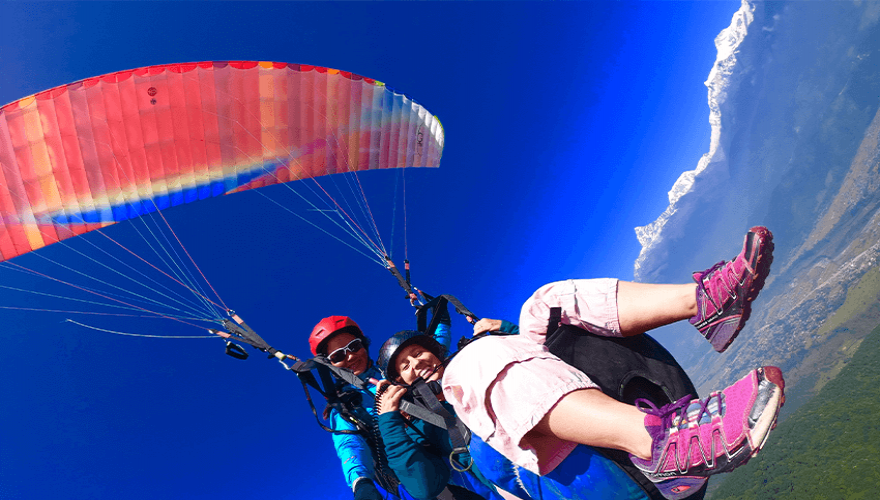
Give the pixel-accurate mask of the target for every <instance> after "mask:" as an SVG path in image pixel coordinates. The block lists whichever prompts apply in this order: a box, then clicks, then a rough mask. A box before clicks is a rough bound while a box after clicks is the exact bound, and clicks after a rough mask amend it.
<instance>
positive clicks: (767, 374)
mask: <svg viewBox="0 0 880 500" xmlns="http://www.w3.org/2000/svg"><path fill="white" fill-rule="evenodd" d="M758 377H759V383H760V378H764V379H765V380H767V381H769V382H770V383H771V384H773V385H774V386H775V389H774V390H773V394H772V395H771V396H770V398H769V399H768V400H767V404H766V405H765V407H764V411H763V412H762V413H761V417H760V418H759V419H758V422H757V423H755V427H754V428H752V430H751V432H750V433H749V443H750V446H751V447H752V452H751V454H750V457H749V458H751V457H754V456H755V455H757V454H758V452H759V451H761V449H762V448H764V445H765V444H767V439H768V438H769V437H770V431H771V430H773V429H774V428H776V421H777V420H778V419H779V410H781V409H782V406H783V405H785V379H784V378H782V370H780V369H779V368H777V367H775V366H765V367H762V368H758ZM771 408H772V411H768V410H770V409H771ZM747 461H748V460H747ZM743 463H745V462H743Z"/></svg>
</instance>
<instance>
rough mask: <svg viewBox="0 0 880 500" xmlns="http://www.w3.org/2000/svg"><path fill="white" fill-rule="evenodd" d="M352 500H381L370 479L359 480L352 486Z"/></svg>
mask: <svg viewBox="0 0 880 500" xmlns="http://www.w3.org/2000/svg"><path fill="white" fill-rule="evenodd" d="M354 500H382V495H380V494H379V490H378V488H376V485H375V484H374V483H373V480H372V479H367V478H361V479H358V480H357V482H356V483H355V484H354Z"/></svg>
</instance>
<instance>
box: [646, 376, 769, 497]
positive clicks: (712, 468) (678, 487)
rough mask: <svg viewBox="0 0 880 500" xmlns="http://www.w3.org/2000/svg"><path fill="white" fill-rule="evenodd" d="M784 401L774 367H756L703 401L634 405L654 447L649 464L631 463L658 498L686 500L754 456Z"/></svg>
mask: <svg viewBox="0 0 880 500" xmlns="http://www.w3.org/2000/svg"><path fill="white" fill-rule="evenodd" d="M784 402H785V380H784V379H783V378H782V371H780V370H779V368H776V367H775V366H765V367H762V368H758V369H757V370H754V371H752V372H750V373H749V374H748V375H746V376H745V377H743V378H742V379H740V380H739V381H738V382H736V383H735V384H733V385H731V386H730V387H728V388H727V389H724V390H723V391H721V392H713V393H712V394H710V395H709V397H708V398H706V399H702V400H701V399H692V400H689V398H687V397H685V398H682V399H680V400H678V401H676V402H674V403H670V404H668V405H666V406H663V407H661V408H657V407H656V406H654V405H653V404H652V403H651V402H650V401H646V400H643V399H642V400H638V401H636V405H637V406H639V409H641V410H642V411H643V412H645V413H646V415H645V428H646V429H647V430H648V433H649V434H650V435H651V438H652V439H653V441H654V442H653V446H652V452H651V454H652V456H651V459H650V460H645V459H642V458H639V457H636V456H634V455H630V460H632V462H633V464H635V466H636V467H638V468H639V469H640V470H641V471H642V473H643V474H645V476H647V477H648V479H650V480H651V481H652V482H653V483H654V485H655V486H657V488H658V489H659V490H660V492H661V493H662V494H663V496H665V497H666V498H669V499H672V500H679V499H683V498H687V497H688V496H690V495H691V494H693V493H696V492H697V491H698V490H699V489H700V488H701V487H702V486H703V484H705V482H706V480H707V478H708V477H709V476H711V475H713V474H719V473H721V472H730V471H732V470H733V469H736V468H737V467H739V466H740V465H743V464H745V463H746V462H748V461H749V459H750V458H751V457H753V456H755V455H757V454H758V451H760V450H761V448H762V447H763V446H764V443H766V442H767V437H768V436H769V434H770V430H771V429H773V427H775V426H776V417H777V415H778V414H779V409H780V408H782V405H783V403H784ZM643 405H646V406H643Z"/></svg>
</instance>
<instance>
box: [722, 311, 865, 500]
mask: <svg viewBox="0 0 880 500" xmlns="http://www.w3.org/2000/svg"><path fill="white" fill-rule="evenodd" d="M719 479H720V477H719ZM878 495H880V326H878V327H877V328H875V329H874V330H873V331H872V332H871V333H870V334H869V335H868V336H867V337H865V340H864V341H863V342H862V345H861V346H860V347H859V350H858V351H857V352H856V353H855V355H854V356H853V358H852V360H851V361H850V362H849V363H848V364H847V365H846V366H845V367H844V368H843V370H841V371H840V374H839V375H838V376H837V377H835V378H834V379H833V380H831V381H830V382H828V383H827V384H826V385H825V386H824V387H823V388H822V390H821V391H820V392H819V393H818V394H817V395H816V396H815V397H814V398H813V399H812V400H811V401H809V402H808V403H806V404H805V405H804V406H803V407H801V408H800V409H799V410H798V411H797V412H795V413H794V414H793V415H791V416H790V417H788V419H787V420H786V421H785V422H783V423H782V424H780V425H779V427H777V429H776V430H775V431H773V433H772V434H771V435H770V439H769V440H768V442H767V445H766V447H765V448H764V450H763V451H762V452H761V454H760V455H758V456H757V457H755V458H753V459H752V460H751V461H750V462H749V463H748V464H747V465H745V466H743V467H741V468H739V469H737V470H736V471H734V472H733V473H731V474H728V475H727V477H725V478H724V481H723V483H722V484H721V485H719V486H718V488H717V489H716V490H715V491H714V493H713V494H712V495H711V496H710V497H709V498H710V500H722V499H754V500H765V499H791V500H805V499H823V500H824V499H841V500H842V499H865V500H869V499H870V500H873V499H875V498H878Z"/></svg>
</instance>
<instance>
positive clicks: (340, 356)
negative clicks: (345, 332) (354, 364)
mask: <svg viewBox="0 0 880 500" xmlns="http://www.w3.org/2000/svg"><path fill="white" fill-rule="evenodd" d="M363 348H364V341H363V340H361V339H354V340H352V341H351V342H349V343H348V345H347V346H345V347H340V348H339V349H336V350H335V351H333V352H331V353H330V354H328V355H327V359H329V360H330V362H331V363H341V362H343V361H345V358H347V357H348V353H350V352H351V353H355V352H358V351H360V350H361V349H363Z"/></svg>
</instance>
